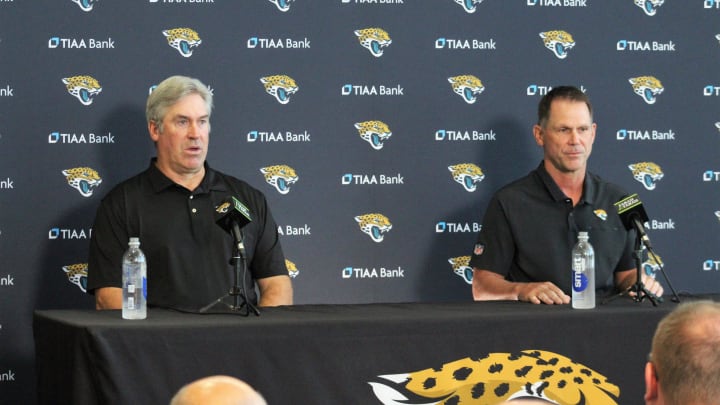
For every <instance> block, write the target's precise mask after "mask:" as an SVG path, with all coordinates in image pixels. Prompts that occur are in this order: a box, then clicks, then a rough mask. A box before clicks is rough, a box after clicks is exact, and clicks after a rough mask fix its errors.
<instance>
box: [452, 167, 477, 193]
mask: <svg viewBox="0 0 720 405" xmlns="http://www.w3.org/2000/svg"><path fill="white" fill-rule="evenodd" d="M448 170H450V173H452V177H453V180H455V181H456V182H458V183H460V184H462V186H463V187H464V188H465V190H466V191H468V192H471V193H472V192H473V191H475V190H476V189H477V184H478V183H480V182H481V181H483V179H484V178H485V174H484V173H483V171H482V169H481V168H479V167H478V166H477V165H474V164H472V163H461V164H457V165H452V166H448Z"/></svg>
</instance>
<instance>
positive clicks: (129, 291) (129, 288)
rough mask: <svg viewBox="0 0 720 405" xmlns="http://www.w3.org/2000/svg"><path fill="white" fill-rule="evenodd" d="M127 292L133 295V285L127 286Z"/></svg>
mask: <svg viewBox="0 0 720 405" xmlns="http://www.w3.org/2000/svg"><path fill="white" fill-rule="evenodd" d="M127 290H128V294H135V284H128V286H127Z"/></svg>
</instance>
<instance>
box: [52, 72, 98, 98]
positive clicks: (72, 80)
mask: <svg viewBox="0 0 720 405" xmlns="http://www.w3.org/2000/svg"><path fill="white" fill-rule="evenodd" d="M62 82H63V84H65V88H66V89H67V91H68V93H70V95H72V96H73V97H75V98H77V99H78V100H79V101H80V102H81V103H82V105H90V104H92V102H93V100H94V99H95V96H97V95H98V94H100V92H101V91H102V86H100V83H99V82H98V81H97V80H96V79H95V78H94V77H92V76H85V75H83V76H70V77H64V78H63V79H62Z"/></svg>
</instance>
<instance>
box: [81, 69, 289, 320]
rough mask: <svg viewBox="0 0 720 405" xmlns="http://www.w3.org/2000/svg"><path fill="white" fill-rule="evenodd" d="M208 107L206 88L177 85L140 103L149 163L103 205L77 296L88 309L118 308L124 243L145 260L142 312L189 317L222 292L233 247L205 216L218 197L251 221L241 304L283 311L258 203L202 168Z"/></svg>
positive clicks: (260, 199)
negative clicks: (90, 303)
mask: <svg viewBox="0 0 720 405" xmlns="http://www.w3.org/2000/svg"><path fill="white" fill-rule="evenodd" d="M212 107H213V98H212V93H211V92H210V90H209V89H208V88H207V86H205V85H204V84H203V83H201V82H200V81H199V80H197V79H193V78H190V77H185V76H172V77H170V78H168V79H166V80H164V81H163V82H161V83H160V84H159V85H158V86H157V87H156V88H155V89H154V90H153V91H152V93H151V94H150V96H149V97H148V99H147V106H146V116H147V125H148V131H149V132H150V138H151V139H152V140H153V141H154V143H155V149H156V152H157V157H156V158H153V159H151V161H150V166H149V167H148V168H147V169H146V170H145V171H144V172H142V173H140V174H138V175H136V176H134V177H131V178H130V179H127V180H125V181H123V182H121V183H120V184H118V185H117V186H115V187H114V188H113V189H112V190H111V191H110V192H109V193H108V194H107V195H106V196H105V197H104V198H103V200H102V201H101V203H100V206H99V207H98V210H97V214H96V217H95V223H94V225H93V232H92V237H91V240H90V251H89V257H88V288H87V290H88V292H89V293H90V294H94V295H95V304H96V308H97V309H120V308H121V307H122V288H121V286H122V274H121V273H122V272H121V268H122V266H121V263H122V256H123V253H124V252H125V250H126V249H127V246H128V240H129V238H130V237H139V238H140V243H141V249H142V250H143V252H144V253H145V256H146V260H147V280H148V282H147V292H146V293H147V299H148V305H149V306H156V307H164V308H173V309H180V310H188V311H197V310H200V309H202V308H204V307H205V306H207V305H208V304H210V303H212V302H213V301H215V300H218V297H221V296H222V294H224V293H228V292H229V291H231V288H232V287H234V283H233V282H234V280H235V276H236V272H235V267H234V266H233V264H232V263H231V261H230V259H231V258H232V257H233V253H234V248H235V243H234V237H233V235H231V234H230V233H229V232H226V231H225V230H224V229H222V228H221V227H220V226H218V225H217V224H216V223H215V217H216V212H215V207H216V206H217V205H218V204H219V203H221V202H222V201H223V200H225V199H227V198H228V197H233V198H236V199H238V200H239V201H241V202H242V203H243V204H244V205H246V206H247V207H248V208H249V211H250V215H251V217H252V221H251V222H250V223H249V224H247V225H246V226H245V227H244V228H243V233H244V239H243V242H244V246H245V252H246V253H245V256H246V263H247V266H248V269H247V270H248V271H246V272H245V279H244V280H242V283H243V284H242V285H244V286H246V287H247V291H246V293H247V297H245V299H246V300H247V302H249V303H252V304H255V303H256V302H259V305H260V306H277V305H291V304H292V284H291V282H290V278H289V276H288V272H287V268H286V265H285V257H284V254H283V251H282V248H281V246H280V238H279V235H278V231H277V229H278V227H277V224H276V223H275V220H274V219H273V217H272V215H271V213H270V209H269V208H268V205H267V201H266V199H265V196H264V195H263V194H262V192H260V191H259V190H257V189H255V188H253V187H252V186H250V185H249V184H248V183H246V182H244V181H242V180H239V179H237V178H235V177H233V176H229V175H226V174H224V173H221V172H219V171H217V170H213V169H212V168H211V167H210V166H209V165H208V163H207V161H206V156H207V152H208V144H209V138H210V115H211V113H212ZM238 282H240V280H238ZM255 283H257V285H258V287H259V291H260V298H259V300H258V298H257V296H256V294H255V288H254V286H255Z"/></svg>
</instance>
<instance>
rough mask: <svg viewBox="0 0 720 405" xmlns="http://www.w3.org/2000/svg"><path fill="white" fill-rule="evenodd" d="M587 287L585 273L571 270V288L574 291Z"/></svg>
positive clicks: (580, 290) (581, 290) (583, 289)
mask: <svg viewBox="0 0 720 405" xmlns="http://www.w3.org/2000/svg"><path fill="white" fill-rule="evenodd" d="M587 287H588V278H587V276H586V275H585V273H581V272H578V271H574V272H573V284H572V288H573V291H575V292H583V291H585V289H586V288H587Z"/></svg>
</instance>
